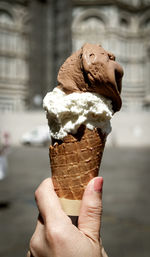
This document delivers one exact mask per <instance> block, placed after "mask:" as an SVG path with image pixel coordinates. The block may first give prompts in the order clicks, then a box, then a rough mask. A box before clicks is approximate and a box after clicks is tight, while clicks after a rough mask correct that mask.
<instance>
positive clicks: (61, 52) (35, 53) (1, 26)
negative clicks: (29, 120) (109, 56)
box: [0, 0, 150, 111]
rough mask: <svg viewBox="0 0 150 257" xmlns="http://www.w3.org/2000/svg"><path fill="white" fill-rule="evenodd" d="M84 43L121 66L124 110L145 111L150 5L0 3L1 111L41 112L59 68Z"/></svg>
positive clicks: (147, 0) (76, 0) (75, 0)
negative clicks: (98, 47)
mask: <svg viewBox="0 0 150 257" xmlns="http://www.w3.org/2000/svg"><path fill="white" fill-rule="evenodd" d="M85 42H90V43H98V44H101V45H102V46H103V47H104V48H105V49H107V50H109V51H112V52H113V53H114V54H115V55H116V57H117V60H118V62H119V63H121V65H122V66H123V68H124V78H123V89H122V98H123V109H125V110H128V109H129V110H130V109H132V110H142V109H145V110H148V109H149V106H150V82H149V81H150V0H142V1H140V0H130V1H129V0H116V1H112V0H105V1H103V0H72V1H69V0H63V1H62V0H33V1H31V0H22V1H21V0H20V1H19V0H18V1H17V0H13V1H10V0H5V1H0V110H2V111H5V110H7V111H19V110H26V109H27V108H30V109H33V108H39V107H41V102H42V98H43V96H44V95H45V93H46V92H47V91H48V90H52V88H53V87H54V86H55V85H56V83H57V82H56V74H57V71H58V69H59V66H60V65H61V64H62V63H63V61H64V60H65V59H66V57H67V56H68V55H70V53H71V50H72V51H75V50H77V49H78V48H80V47H81V46H82V45H83V44H84V43H85Z"/></svg>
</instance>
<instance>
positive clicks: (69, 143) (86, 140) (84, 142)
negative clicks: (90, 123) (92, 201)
mask: <svg viewBox="0 0 150 257" xmlns="http://www.w3.org/2000/svg"><path fill="white" fill-rule="evenodd" d="M105 141H106V136H105V135H104V134H102V133H101V130H100V129H96V128H95V129H94V130H90V129H88V128H86V127H85V126H80V128H79V129H78V132H77V133H76V134H75V135H71V134H68V135H67V136H66V137H65V138H64V140H63V142H55V143H54V144H53V145H51V146H50V148H49V155H50V163H51V170H52V179H53V183H54V188H55V191H56V193H57V195H58V196H59V198H60V199H61V201H62V202H63V204H64V203H65V204H66V202H67V203H69V205H72V204H73V208H74V210H73V212H74V211H75V212H76V210H75V209H76V208H79V206H78V204H79V203H80V200H81V199H82V196H83V192H84V189H85V187H86V185H87V184H88V182H89V181H90V180H91V179H92V178H93V177H96V176H97V175H98V172H99V167H100V163H101V159H102V155H103V150H104V146H105ZM65 199H68V200H65ZM72 200H75V201H72ZM76 205H77V206H76ZM67 210H68V207H67ZM68 211H69V210H68ZM68 211H67V212H68ZM69 212H70V211H69ZM77 212H78V211H77ZM69 214H70V213H69ZM70 215H73V213H72V210H71V214H70Z"/></svg>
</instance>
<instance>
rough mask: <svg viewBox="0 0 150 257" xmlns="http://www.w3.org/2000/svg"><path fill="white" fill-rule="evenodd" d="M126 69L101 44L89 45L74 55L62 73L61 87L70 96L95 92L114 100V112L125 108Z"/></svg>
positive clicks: (67, 61)
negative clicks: (124, 79) (124, 72)
mask: <svg viewBox="0 0 150 257" xmlns="http://www.w3.org/2000/svg"><path fill="white" fill-rule="evenodd" d="M122 76H123V69H122V67H121V66H120V65H119V64H118V63H117V62H116V61H115V56H114V55H113V54H111V53H109V52H107V51H105V50H104V49H103V48H102V47H101V46H100V45H94V44H89V43H86V44H85V45H83V47H82V48H81V49H80V50H78V51H77V52H75V53H74V54H72V55H71V56H70V57H69V58H68V59H67V60H66V61H65V62H64V64H63V65H62V66H61V68H60V70H59V73H58V77H57V79H58V87H59V88H60V89H61V90H63V91H64V92H65V93H66V94H70V93H73V92H81V93H82V92H94V93H98V94H100V95H102V96H104V97H106V98H108V99H111V100H112V105H113V110H114V112H116V111H119V110H120V108H121V104H122V101H121V97H120V93H121V87H122Z"/></svg>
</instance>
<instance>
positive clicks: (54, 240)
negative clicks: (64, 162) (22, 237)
mask: <svg viewBox="0 0 150 257" xmlns="http://www.w3.org/2000/svg"><path fill="white" fill-rule="evenodd" d="M102 185H103V178H102V177H96V178H94V179H92V180H91V181H90V182H89V184H88V185H87V187H86V189H85V192H84V195H83V199H82V203H81V209H80V215H79V219H78V228H77V227H76V226H74V225H73V224H72V222H71V219H70V218H69V217H68V216H67V215H66V214H65V213H64V211H63V210H62V209H61V205H60V203H59V198H58V197H57V195H56V193H55V191H54V188H53V184H52V180H51V179H50V178H48V179H46V180H44V181H43V182H42V183H41V185H40V186H39V187H38V189H37V190H36V192H35V199H36V203H37V206H38V209H39V213H40V215H39V218H38V221H37V226H36V229H35V232H34V234H33V236H32V238H31V241H30V252H28V254H27V257H30V256H34V257H79V256H81V257H104V256H106V257H107V255H105V252H104V249H103V247H102V245H101V243H100V227H101V215H102Z"/></svg>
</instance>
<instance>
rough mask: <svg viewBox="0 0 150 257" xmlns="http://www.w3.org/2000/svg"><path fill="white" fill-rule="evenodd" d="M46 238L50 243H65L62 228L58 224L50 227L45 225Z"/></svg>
mask: <svg viewBox="0 0 150 257" xmlns="http://www.w3.org/2000/svg"><path fill="white" fill-rule="evenodd" d="M46 240H47V241H48V242H49V243H50V244H52V245H55V244H58V243H60V244H61V245H62V244H63V243H65V240H66V236H65V233H64V229H62V227H61V226H60V225H58V226H56V225H55V226H51V227H50V228H48V227H47V229H46Z"/></svg>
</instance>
